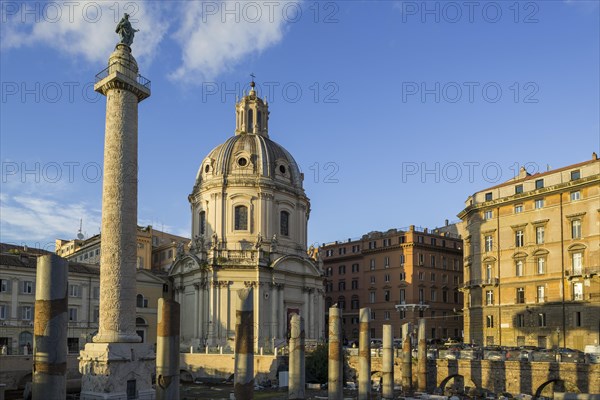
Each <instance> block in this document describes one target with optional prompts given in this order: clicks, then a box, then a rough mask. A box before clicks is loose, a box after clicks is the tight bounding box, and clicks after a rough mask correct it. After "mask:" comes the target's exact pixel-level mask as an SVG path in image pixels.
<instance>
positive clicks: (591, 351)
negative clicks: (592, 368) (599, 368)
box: [583, 344, 600, 364]
mask: <svg viewBox="0 0 600 400" xmlns="http://www.w3.org/2000/svg"><path fill="white" fill-rule="evenodd" d="M583 352H584V353H585V362H587V363H590V364H600V346H599V345H597V344H588V345H586V346H585V347H584V348H583Z"/></svg>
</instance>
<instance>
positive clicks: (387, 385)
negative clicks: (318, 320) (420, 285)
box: [327, 307, 427, 400]
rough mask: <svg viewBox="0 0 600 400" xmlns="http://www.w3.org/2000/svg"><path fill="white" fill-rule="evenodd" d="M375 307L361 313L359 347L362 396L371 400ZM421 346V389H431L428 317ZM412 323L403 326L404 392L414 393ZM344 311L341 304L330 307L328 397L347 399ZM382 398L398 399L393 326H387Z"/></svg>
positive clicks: (421, 331) (421, 327)
mask: <svg viewBox="0 0 600 400" xmlns="http://www.w3.org/2000/svg"><path fill="white" fill-rule="evenodd" d="M370 318H371V309H370V308H361V309H360V312H359V322H360V325H359V348H358V397H357V398H358V399H359V400H370V399H371V398H372V397H371V347H370V343H371V337H370V328H369V325H370ZM418 329H419V331H418V338H419V342H418V344H419V347H418V349H419V350H418V359H419V361H418V375H417V378H418V387H417V388H418V390H419V391H420V392H425V391H426V389H427V358H426V357H427V342H426V339H425V329H426V323H425V319H420V320H419V328H418ZM410 334H411V332H410V324H408V323H406V324H404V325H403V326H402V339H403V341H402V358H401V360H402V391H403V392H404V394H410V393H412V391H413V385H412V345H411V335H410ZM341 344H342V329H341V312H340V309H339V308H337V307H331V308H330V309H329V365H328V372H329V374H328V382H327V383H328V400H342V399H343V376H344V375H343V356H342V355H343V353H342V346H341ZM382 352H383V354H382V356H383V357H382V367H381V370H382V382H381V391H382V399H386V400H387V399H394V398H395V396H394V344H393V331H392V326H391V325H383V346H382Z"/></svg>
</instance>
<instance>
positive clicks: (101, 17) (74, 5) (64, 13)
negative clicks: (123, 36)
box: [0, 0, 168, 62]
mask: <svg viewBox="0 0 600 400" xmlns="http://www.w3.org/2000/svg"><path fill="white" fill-rule="evenodd" d="M160 11H161V10H160V2H137V3H134V2H127V3H119V2H97V1H88V0H85V1H78V2H48V3H44V2H33V3H25V2H23V3H17V2H7V3H5V4H4V5H3V9H2V24H1V25H2V27H1V28H0V36H1V39H0V47H1V48H2V50H8V49H12V48H20V47H23V46H34V45H36V44H38V43H42V44H44V45H47V46H49V47H52V48H55V49H57V50H60V51H61V52H64V53H66V54H69V55H76V56H83V57H84V58H85V59H86V60H87V61H90V62H105V61H106V59H107V56H108V54H110V53H111V52H112V50H113V49H114V46H115V45H116V43H117V42H118V35H117V34H116V33H115V27H116V25H117V23H118V22H119V20H120V19H121V17H122V16H123V13H124V12H128V13H130V14H131V17H130V20H131V21H132V25H133V26H134V28H136V29H140V34H138V35H137V36H136V40H135V41H134V43H133V45H132V47H133V51H134V54H135V55H136V57H138V58H140V59H142V60H144V59H152V58H153V57H154V54H155V51H156V49H157V47H158V45H159V43H160V42H161V40H162V38H163V36H164V34H165V32H166V30H167V27H168V25H167V23H166V22H165V20H164V19H163V18H162V17H161V13H160ZM142 32H143V34H141V33H142Z"/></svg>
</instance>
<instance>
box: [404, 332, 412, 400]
mask: <svg viewBox="0 0 600 400" xmlns="http://www.w3.org/2000/svg"><path fill="white" fill-rule="evenodd" d="M409 326H410V325H409V324H404V325H403V326H402V332H405V336H404V337H403V340H402V390H403V391H404V393H407V392H411V391H412V346H411V342H410V332H409Z"/></svg>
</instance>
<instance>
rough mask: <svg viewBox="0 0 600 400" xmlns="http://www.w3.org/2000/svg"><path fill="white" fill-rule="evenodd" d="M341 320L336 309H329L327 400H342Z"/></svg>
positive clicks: (339, 312)
mask: <svg viewBox="0 0 600 400" xmlns="http://www.w3.org/2000/svg"><path fill="white" fill-rule="evenodd" d="M343 368H344V365H343V359H342V318H341V310H340V309H339V308H337V307H331V308H330V309H329V364H328V379H327V391H328V399H329V400H342V398H343V382H342V381H343V379H344V374H343Z"/></svg>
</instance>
